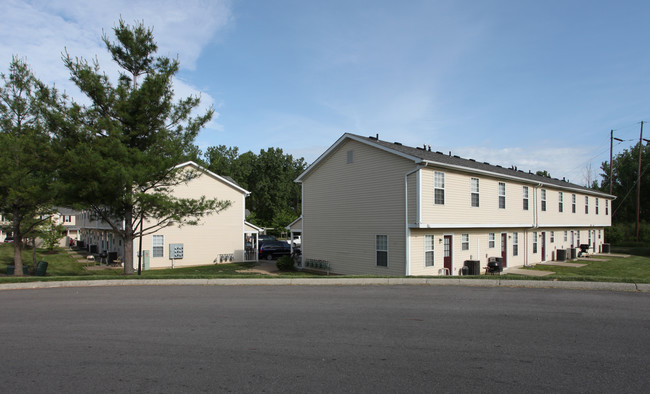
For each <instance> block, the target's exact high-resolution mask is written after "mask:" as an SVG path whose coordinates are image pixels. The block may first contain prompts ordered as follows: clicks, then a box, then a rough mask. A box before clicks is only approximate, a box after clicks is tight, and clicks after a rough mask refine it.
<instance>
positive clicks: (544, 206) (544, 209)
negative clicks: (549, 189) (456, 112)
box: [542, 189, 546, 212]
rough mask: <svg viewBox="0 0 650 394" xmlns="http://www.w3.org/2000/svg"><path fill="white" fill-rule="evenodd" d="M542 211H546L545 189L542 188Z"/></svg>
mask: <svg viewBox="0 0 650 394" xmlns="http://www.w3.org/2000/svg"><path fill="white" fill-rule="evenodd" d="M542 212H546V189H542Z"/></svg>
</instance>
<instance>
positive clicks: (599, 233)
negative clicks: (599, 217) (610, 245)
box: [598, 230, 602, 239]
mask: <svg viewBox="0 0 650 394" xmlns="http://www.w3.org/2000/svg"><path fill="white" fill-rule="evenodd" d="M601 231H602V230H598V239H602V238H601V235H602V233H601Z"/></svg>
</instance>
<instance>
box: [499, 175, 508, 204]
mask: <svg viewBox="0 0 650 394" xmlns="http://www.w3.org/2000/svg"><path fill="white" fill-rule="evenodd" d="M499 208H500V209H506V184H505V183H503V182H499Z"/></svg>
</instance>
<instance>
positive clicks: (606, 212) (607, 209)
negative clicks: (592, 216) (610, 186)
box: [605, 200, 609, 216]
mask: <svg viewBox="0 0 650 394" xmlns="http://www.w3.org/2000/svg"><path fill="white" fill-rule="evenodd" d="M607 215H609V200H605V216H607Z"/></svg>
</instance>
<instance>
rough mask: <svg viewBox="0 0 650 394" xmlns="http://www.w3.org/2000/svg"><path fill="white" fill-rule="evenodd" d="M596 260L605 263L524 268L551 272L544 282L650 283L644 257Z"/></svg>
mask: <svg viewBox="0 0 650 394" xmlns="http://www.w3.org/2000/svg"><path fill="white" fill-rule="evenodd" d="M594 258H596V259H608V260H607V261H595V260H591V261H589V260H580V261H573V262H575V263H580V264H587V265H586V266H584V267H557V266H549V265H536V266H534V267H530V268H526V269H531V270H541V271H553V272H555V274H553V275H549V276H544V277H542V279H544V280H549V279H551V280H553V279H558V280H579V281H593V282H635V283H650V258H649V257H644V256H630V257H626V258H623V257H604V256H594Z"/></svg>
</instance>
